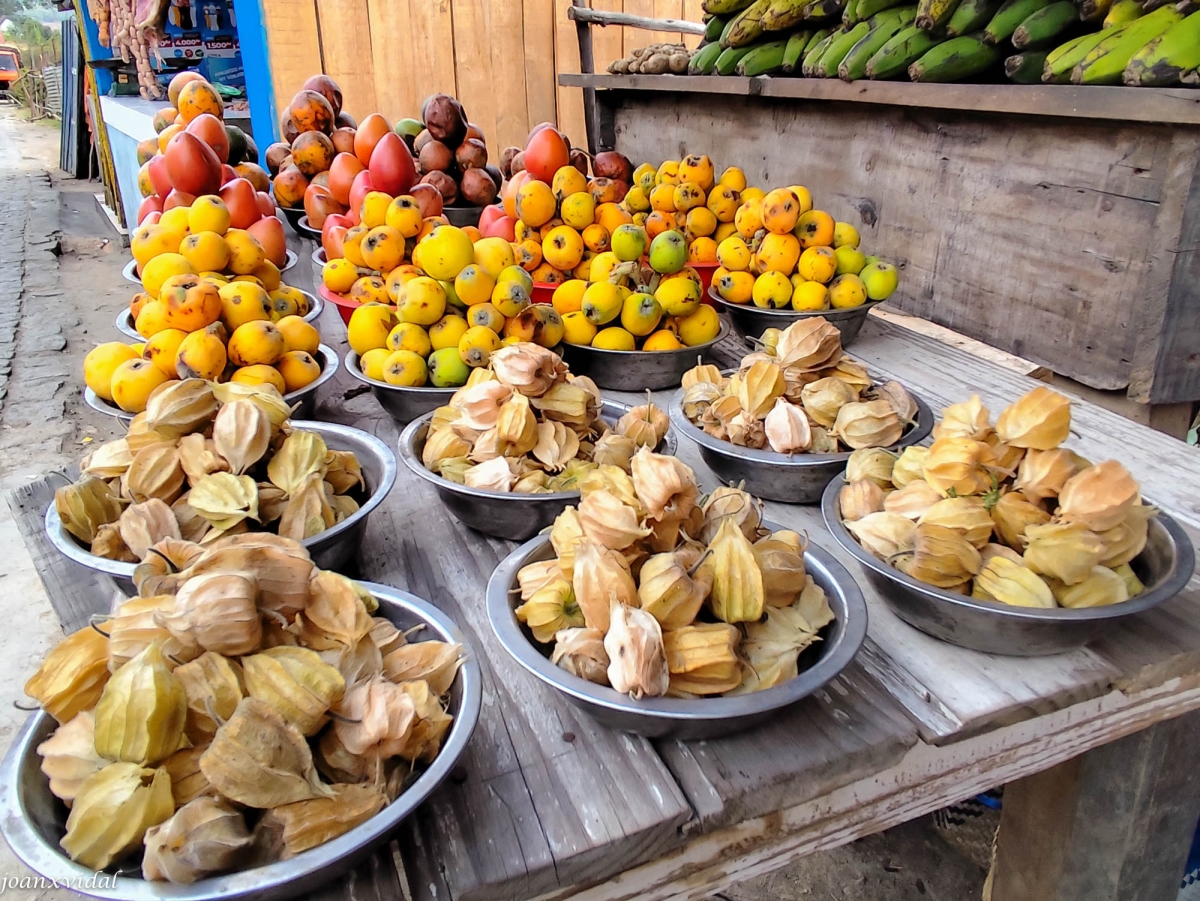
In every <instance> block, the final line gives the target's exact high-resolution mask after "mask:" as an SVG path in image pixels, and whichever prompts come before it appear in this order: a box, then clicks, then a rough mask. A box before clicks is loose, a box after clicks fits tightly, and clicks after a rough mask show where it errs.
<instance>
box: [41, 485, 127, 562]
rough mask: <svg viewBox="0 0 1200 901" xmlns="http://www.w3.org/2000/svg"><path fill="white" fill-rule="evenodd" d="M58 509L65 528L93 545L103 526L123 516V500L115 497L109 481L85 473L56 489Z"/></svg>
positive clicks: (55, 506)
mask: <svg viewBox="0 0 1200 901" xmlns="http://www.w3.org/2000/svg"><path fill="white" fill-rule="evenodd" d="M54 509H55V510H56V511H57V512H58V517H59V519H61V520H62V524H63V527H64V528H65V529H66V530H67V531H68V532H70V533H71V534H72V535H74V536H75V537H76V538H78V539H79V540H80V541H82V542H84V543H85V544H88V545H90V544H91V543H92V542H93V541H94V540H95V538H96V533H97V532H99V531H100V527H101V526H103V525H105V524H107V523H110V522H116V521H117V518H118V517H119V516H120V515H121V502H120V501H119V500H118V499H117V498H116V497H114V496H113V493H112V491H111V490H110V489H109V487H108V483H107V482H104V481H103V480H101V479H97V478H94V477H92V476H83V477H81V478H80V479H79V480H78V481H77V482H75V483H73V484H71V485H64V486H63V487H62V488H59V489H57V490H56V491H55V492H54Z"/></svg>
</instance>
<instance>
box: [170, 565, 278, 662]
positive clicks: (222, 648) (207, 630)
mask: <svg viewBox="0 0 1200 901" xmlns="http://www.w3.org/2000/svg"><path fill="white" fill-rule="evenodd" d="M257 598H258V584H257V583H256V582H255V581H254V577H253V576H251V575H250V574H249V573H205V574H203V575H198V576H192V577H191V578H189V579H188V580H187V581H186V582H184V583H183V585H181V586H180V587H179V591H178V592H177V593H176V595H175V601H174V605H173V606H172V607H171V609H170V611H169V612H167V613H163V614H160V616H159V621H160V622H161V623H162V624H163V625H164V626H166V627H167V629H168V630H169V631H170V633H171V635H172V636H174V638H175V639H176V640H178V641H179V642H180V643H182V644H183V646H184V647H190V648H202V649H204V650H206V651H215V652H216V653H218V654H224V655H225V656H226V657H238V656H240V655H242V654H248V653H250V652H251V651H254V650H255V649H256V648H258V646H259V645H260V644H262V620H261V617H260V616H259V613H258V606H257V604H256V603H255V602H256V600H257Z"/></svg>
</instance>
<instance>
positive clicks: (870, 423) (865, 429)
mask: <svg viewBox="0 0 1200 901" xmlns="http://www.w3.org/2000/svg"><path fill="white" fill-rule="evenodd" d="M833 433H834V434H835V435H837V437H838V438H839V439H841V441H842V443H843V444H845V445H847V446H848V447H852V448H855V449H859V448H864V447H890V446H891V445H893V444H895V443H896V442H897V441H899V440H900V436H901V435H903V434H904V423H902V422H901V421H900V417H898V416H897V415H896V411H895V410H893V409H892V407H891V404H889V403H888V402H887V401H885V400H870V401H861V402H856V403H850V404H846V405H845V406H844V407H842V408H841V409H840V410H838V414H837V420H836V421H835V422H834V424H833Z"/></svg>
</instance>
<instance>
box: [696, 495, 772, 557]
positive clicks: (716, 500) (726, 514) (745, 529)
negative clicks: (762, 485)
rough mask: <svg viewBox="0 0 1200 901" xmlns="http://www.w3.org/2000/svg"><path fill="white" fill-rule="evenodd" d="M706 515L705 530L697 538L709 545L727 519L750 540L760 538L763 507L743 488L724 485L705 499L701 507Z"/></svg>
mask: <svg viewBox="0 0 1200 901" xmlns="http://www.w3.org/2000/svg"><path fill="white" fill-rule="evenodd" d="M701 510H702V511H703V513H704V528H703V529H701V531H700V534H699V535H697V536H696V538H697V539H698V540H699V541H701V542H703V543H705V544H709V543H710V542H711V541H712V540H713V539H714V538H715V537H716V535H717V531H718V530H719V529H720V528H721V523H722V521H723V520H725V519H729V518H732V519H733V521H734V523H735V524H736V525H737V527H738V528H739V529H741V531H742V534H743V535H745V536H746V537H747V538H748V539H750V540H752V541H753V540H755V539H757V538H758V530H759V527H760V526H761V525H762V507H761V505H760V504H759V503H758V501H757V500H756V499H755V498H754V497H753V496H752V495H750V494H749V493H747V492H745V491H743V490H742V489H741V488H735V487H734V486H732V485H722V486H721V487H720V488H717V489H715V490H714V491H713V492H712V494H710V495H708V497H707V498H705V499H704V502H703V504H702V505H701Z"/></svg>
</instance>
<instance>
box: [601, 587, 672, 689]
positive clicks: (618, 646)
mask: <svg viewBox="0 0 1200 901" xmlns="http://www.w3.org/2000/svg"><path fill="white" fill-rule="evenodd" d="M608 621H609V626H608V628H607V630H605V636H604V650H605V651H606V652H607V653H608V659H609V665H608V684H609V685H611V686H612V687H613V689H614V690H615V691H617V692H620V693H621V694H628V695H629V696H630V697H632V698H634V699H635V700H638V699H641V698H644V697H648V698H657V697H662V696H663V695H665V694H666V693H667V689H668V688H669V687H670V684H671V674H670V671H669V670H668V669H667V657H666V652H665V650H664V649H663V633H662V628H661V627H660V626H659V624H658V620H656V619H655V618H654V617H653V616H651V615H650V614H649V613H647V612H646V611H645V610H639V609H638V608H636V607H631V606H629V605H627V604H623V603H620V602H618V601H616V600H614V601H613V602H612V608H611V610H610V611H609V615H608Z"/></svg>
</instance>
